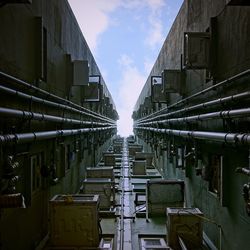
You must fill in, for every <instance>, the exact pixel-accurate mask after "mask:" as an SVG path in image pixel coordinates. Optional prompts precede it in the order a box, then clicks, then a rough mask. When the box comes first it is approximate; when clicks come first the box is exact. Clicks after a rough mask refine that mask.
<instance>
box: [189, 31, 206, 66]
mask: <svg viewBox="0 0 250 250" xmlns="http://www.w3.org/2000/svg"><path fill="white" fill-rule="evenodd" d="M209 54H210V33H208V32H184V66H185V68H186V69H207V68H209Z"/></svg>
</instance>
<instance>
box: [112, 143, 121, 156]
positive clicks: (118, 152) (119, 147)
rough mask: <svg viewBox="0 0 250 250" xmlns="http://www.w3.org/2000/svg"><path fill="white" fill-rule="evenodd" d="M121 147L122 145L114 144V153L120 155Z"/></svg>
mask: <svg viewBox="0 0 250 250" xmlns="http://www.w3.org/2000/svg"><path fill="white" fill-rule="evenodd" d="M122 147H123V144H122V143H114V145H113V150H114V153H116V154H121V153H122Z"/></svg>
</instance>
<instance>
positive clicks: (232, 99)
mask: <svg viewBox="0 0 250 250" xmlns="http://www.w3.org/2000/svg"><path fill="white" fill-rule="evenodd" d="M248 97H250V91H247V92H243V93H240V94H236V95H231V96H227V97H223V98H219V99H215V100H212V101H208V102H203V103H200V104H197V105H194V106H191V107H188V108H183V109H180V110H177V111H173V112H169V113H167V114H161V115H157V116H155V117H152V118H149V119H145V120H144V119H143V121H141V122H140V121H139V120H138V122H135V124H144V123H145V122H149V121H153V120H157V119H161V118H167V117H170V116H173V115H177V114H181V113H185V112H190V111H194V110H196V109H200V108H208V107H212V106H214V105H218V104H220V105H224V104H227V103H229V102H236V101H240V100H244V99H246V98H248Z"/></svg>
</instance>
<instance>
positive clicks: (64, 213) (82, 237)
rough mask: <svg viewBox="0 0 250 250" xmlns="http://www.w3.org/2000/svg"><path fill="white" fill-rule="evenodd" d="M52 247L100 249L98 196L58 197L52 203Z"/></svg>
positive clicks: (76, 195) (75, 195)
mask: <svg viewBox="0 0 250 250" xmlns="http://www.w3.org/2000/svg"><path fill="white" fill-rule="evenodd" d="M49 205H50V234H51V235H50V243H51V244H50V245H51V246H57V247H60V246H64V247H66V246H82V247H98V245H99V228H98V221H99V218H98V208H99V196H98V195H83V194H74V195H61V194H60V195H56V196H54V197H53V198H52V199H51V200H50V202H49Z"/></svg>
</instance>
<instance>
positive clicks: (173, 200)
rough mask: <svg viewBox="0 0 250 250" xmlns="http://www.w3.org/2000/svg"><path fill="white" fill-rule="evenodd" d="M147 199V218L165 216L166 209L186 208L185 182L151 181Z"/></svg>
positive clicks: (148, 182)
mask: <svg viewBox="0 0 250 250" xmlns="http://www.w3.org/2000/svg"><path fill="white" fill-rule="evenodd" d="M146 198H147V199H146V201H147V203H146V205H147V216H151V217H153V216H159V215H161V216H164V215H165V212H166V207H183V206H184V181H181V180H149V181H147V186H146Z"/></svg>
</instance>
